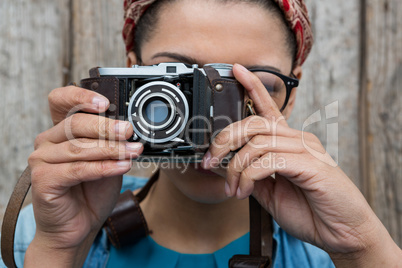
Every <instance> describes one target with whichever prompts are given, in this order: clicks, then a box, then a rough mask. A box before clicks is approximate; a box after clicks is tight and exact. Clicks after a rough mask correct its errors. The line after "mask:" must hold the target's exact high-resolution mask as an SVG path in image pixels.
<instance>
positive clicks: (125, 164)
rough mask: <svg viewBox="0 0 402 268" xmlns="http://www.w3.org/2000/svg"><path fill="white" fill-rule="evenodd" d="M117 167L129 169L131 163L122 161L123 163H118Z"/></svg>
mask: <svg viewBox="0 0 402 268" xmlns="http://www.w3.org/2000/svg"><path fill="white" fill-rule="evenodd" d="M116 164H117V166H119V167H122V168H128V167H130V166H131V161H128V160H121V161H117V163H116Z"/></svg>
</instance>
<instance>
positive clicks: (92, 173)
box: [32, 160, 131, 191]
mask: <svg viewBox="0 0 402 268" xmlns="http://www.w3.org/2000/svg"><path fill="white" fill-rule="evenodd" d="M130 168H131V161H129V160H121V161H116V160H103V161H90V162H88V161H79V162H72V163H62V164H47V163H43V164H41V165H38V166H36V167H34V168H33V169H32V185H33V186H34V187H35V188H36V189H49V187H51V188H52V189H57V190H62V191H63V190H68V189H69V188H70V187H73V186H76V185H78V184H81V183H83V182H91V181H96V180H99V179H102V178H111V177H115V176H120V175H123V174H125V173H127V172H128V171H129V170H130ZM50 170H51V172H49V171H50Z"/></svg>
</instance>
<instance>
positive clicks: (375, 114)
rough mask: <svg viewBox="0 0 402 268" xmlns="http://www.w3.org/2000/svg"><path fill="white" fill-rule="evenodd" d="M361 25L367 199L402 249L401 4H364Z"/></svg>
mask: <svg viewBox="0 0 402 268" xmlns="http://www.w3.org/2000/svg"><path fill="white" fill-rule="evenodd" d="M366 23H367V24H366V27H367V28H366V29H367V31H366V40H367V43H366V44H367V47H366V51H367V54H366V57H367V60H366V66H365V67H366V78H367V80H366V81H365V85H366V87H365V88H364V90H365V91H366V97H367V98H366V112H367V119H368V120H367V128H366V129H365V136H364V137H362V138H363V139H366V140H367V145H368V150H367V152H368V154H367V156H365V157H366V158H367V163H368V165H367V166H366V168H367V174H368V177H367V178H365V179H366V180H367V181H366V184H367V187H366V188H367V190H368V193H367V197H368V200H369V202H370V204H371V206H372V207H373V209H374V210H375V212H376V214H377V215H378V216H379V218H380V219H381V221H382V222H383V223H384V224H385V226H386V227H387V228H388V230H389V232H390V233H391V235H392V237H393V238H394V239H395V240H396V241H397V243H398V244H399V246H402V169H401V167H402V134H401V133H402V132H401V131H402V2H401V1H400V0H386V1H384V0H367V16H366ZM363 84H364V83H363ZM362 157H364V156H362Z"/></svg>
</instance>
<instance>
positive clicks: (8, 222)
mask: <svg viewBox="0 0 402 268" xmlns="http://www.w3.org/2000/svg"><path fill="white" fill-rule="evenodd" d="M30 187H31V169H30V168H29V166H28V167H27V168H26V169H25V170H24V172H23V173H22V175H21V177H20V178H19V179H18V182H17V185H16V186H15V188H14V191H13V193H12V195H11V198H10V200H9V201H8V205H7V208H6V212H5V214H4V218H3V225H2V228H1V256H2V258H3V262H4V264H5V265H6V266H7V267H9V268H14V267H17V265H16V264H15V260H14V234H15V228H16V226H17V220H18V215H19V213H20V210H21V207H22V205H23V203H24V200H25V197H26V195H27V193H28V191H29V188H30Z"/></svg>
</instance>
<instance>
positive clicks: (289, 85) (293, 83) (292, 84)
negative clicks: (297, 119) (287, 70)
mask: <svg viewBox="0 0 402 268" xmlns="http://www.w3.org/2000/svg"><path fill="white" fill-rule="evenodd" d="M248 70H249V71H250V72H266V73H271V74H273V75H276V76H278V77H279V78H280V79H281V80H282V81H283V82H284V83H285V86H286V98H285V103H284V104H283V106H282V107H281V108H280V110H279V111H280V112H283V110H285V108H286V106H287V105H288V102H289V98H290V94H291V93H292V90H293V88H296V87H298V86H299V79H297V78H293V77H289V76H286V75H283V74H281V73H278V72H275V71H272V70H267V69H260V68H252V69H248ZM291 75H293V74H291ZM293 76H294V75H293ZM278 108H279V107H278Z"/></svg>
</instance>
